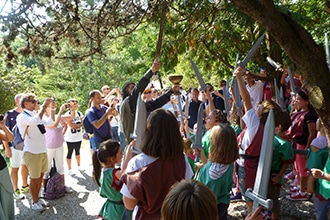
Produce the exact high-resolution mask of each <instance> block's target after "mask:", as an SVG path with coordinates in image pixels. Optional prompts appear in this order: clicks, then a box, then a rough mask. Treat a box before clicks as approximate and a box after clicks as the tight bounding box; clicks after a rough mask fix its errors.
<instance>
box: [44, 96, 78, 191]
mask: <svg viewBox="0 0 330 220" xmlns="http://www.w3.org/2000/svg"><path fill="white" fill-rule="evenodd" d="M56 107H57V103H56V102H55V101H53V102H51V104H50V105H49V106H48V107H47V108H46V113H45V114H44V116H43V120H45V121H48V122H49V123H48V125H46V126H45V127H46V133H45V137H46V146H47V156H48V170H47V172H45V174H44V182H43V185H44V187H45V186H46V179H47V178H48V177H49V172H50V170H51V167H52V164H53V160H54V161H55V165H56V170H57V172H58V173H59V174H60V175H62V178H63V179H64V160H63V159H64V158H63V153H64V151H63V143H64V137H63V133H62V132H63V126H62V120H61V119H62V113H63V112H64V111H65V109H66V104H63V105H61V107H60V110H59V112H58V114H57V115H55V112H56ZM66 191H67V192H72V189H71V188H69V187H66ZM41 193H44V191H42V192H41Z"/></svg>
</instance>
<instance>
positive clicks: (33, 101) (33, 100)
mask: <svg viewBox="0 0 330 220" xmlns="http://www.w3.org/2000/svg"><path fill="white" fill-rule="evenodd" d="M27 102H32V104H34V103H39V102H38V100H36V99H32V100H27Z"/></svg>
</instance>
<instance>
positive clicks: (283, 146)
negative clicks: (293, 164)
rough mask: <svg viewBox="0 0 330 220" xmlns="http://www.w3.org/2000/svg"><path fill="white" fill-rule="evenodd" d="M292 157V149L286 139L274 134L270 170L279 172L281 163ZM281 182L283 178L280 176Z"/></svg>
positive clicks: (288, 160) (290, 159)
mask: <svg viewBox="0 0 330 220" xmlns="http://www.w3.org/2000/svg"><path fill="white" fill-rule="evenodd" d="M293 158H294V154H293V149H292V146H291V144H290V142H288V141H287V140H285V139H283V138H281V137H279V136H278V135H275V136H274V150H273V158H272V165H271V170H272V172H276V173H278V172H280V170H281V168H282V166H283V163H289V162H290V161H292V160H293ZM282 183H283V179H282V178H281V179H280V181H279V184H282Z"/></svg>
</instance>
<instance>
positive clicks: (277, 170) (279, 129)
mask: <svg viewBox="0 0 330 220" xmlns="http://www.w3.org/2000/svg"><path fill="white" fill-rule="evenodd" d="M275 117H277V119H276V121H278V123H279V124H278V125H277V126H276V127H275V137H274V148H273V157H272V165H271V176H270V181H269V184H268V195H267V198H270V199H272V200H273V208H272V209H271V211H272V219H273V220H277V219H279V214H280V202H279V200H278V198H279V196H280V190H281V185H282V183H283V179H282V177H283V175H284V173H285V171H286V169H287V167H288V165H289V164H290V163H292V162H293V158H294V154H293V149H292V146H291V144H290V142H289V141H288V140H285V139H284V138H283V136H285V132H286V131H287V129H288V128H289V127H290V125H291V123H290V122H291V121H290V116H289V114H288V113H287V112H281V113H279V114H278V115H277V116H275ZM288 122H289V123H288Z"/></svg>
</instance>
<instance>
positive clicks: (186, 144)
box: [183, 138, 196, 174]
mask: <svg viewBox="0 0 330 220" xmlns="http://www.w3.org/2000/svg"><path fill="white" fill-rule="evenodd" d="M183 143H184V149H183V152H184V153H185V155H186V156H187V158H188V162H189V164H190V167H191V169H192V171H193V172H194V174H195V172H196V169H195V158H196V156H195V154H194V150H193V149H192V148H191V144H192V141H191V140H190V139H188V138H183Z"/></svg>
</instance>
